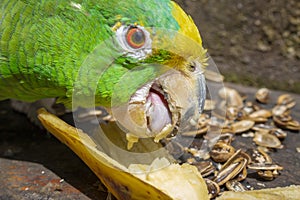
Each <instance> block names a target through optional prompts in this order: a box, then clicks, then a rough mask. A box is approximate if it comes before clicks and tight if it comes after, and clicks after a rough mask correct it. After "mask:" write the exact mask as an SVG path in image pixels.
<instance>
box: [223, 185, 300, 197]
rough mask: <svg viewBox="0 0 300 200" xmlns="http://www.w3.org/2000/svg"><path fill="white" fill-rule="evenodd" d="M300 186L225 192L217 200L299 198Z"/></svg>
mask: <svg viewBox="0 0 300 200" xmlns="http://www.w3.org/2000/svg"><path fill="white" fill-rule="evenodd" d="M299 198H300V186H296V185H291V186H288V187H278V188H271V189H262V190H252V191H245V192H232V191H228V192H224V193H223V194H222V195H221V196H220V197H218V198H217V200H261V199H264V200H298V199H299Z"/></svg>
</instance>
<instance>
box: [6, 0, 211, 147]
mask: <svg viewBox="0 0 300 200" xmlns="http://www.w3.org/2000/svg"><path fill="white" fill-rule="evenodd" d="M206 60H207V57H206V50H205V49H204V48H203V47H202V40H201V37H200V34H199V31H198V29H197V27H196V25H195V24H194V22H193V20H192V19H191V17H190V16H188V15H187V14H186V13H185V12H184V11H183V10H182V9H181V8H180V7H179V6H178V5H177V4H176V3H175V2H173V1H170V0H143V1H142V0H126V1H119V0H40V1H36V0H1V1H0V100H4V99H16V100H21V101H25V102H34V101H37V100H40V99H46V98H56V101H57V102H58V103H63V104H64V105H65V106H66V107H67V108H72V109H73V110H74V109H76V108H77V107H93V106H98V105H101V106H104V107H106V108H109V109H110V110H111V112H112V114H113V115H114V117H116V118H118V119H117V120H119V122H120V124H121V125H122V127H124V128H125V129H126V131H127V132H128V133H131V134H132V135H134V136H135V137H155V138H156V140H157V141H158V140H160V139H161V138H164V137H165V136H166V135H168V134H170V133H171V132H172V131H174V130H176V131H177V132H180V131H187V130H189V129H190V128H191V127H193V126H194V125H195V121H196V120H197V117H198V116H199V113H200V112H201V111H202V109H203V105H204V99H205V80H204V79H205V78H204V75H203V70H204V67H205V65H206ZM179 127H180V128H179Z"/></svg>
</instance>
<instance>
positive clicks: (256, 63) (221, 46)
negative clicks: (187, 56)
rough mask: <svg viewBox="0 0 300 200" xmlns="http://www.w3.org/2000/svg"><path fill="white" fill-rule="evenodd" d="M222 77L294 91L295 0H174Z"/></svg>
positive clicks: (299, 14) (298, 55) (298, 10)
mask: <svg viewBox="0 0 300 200" xmlns="http://www.w3.org/2000/svg"><path fill="white" fill-rule="evenodd" d="M176 1H177V3H179V4H180V5H181V6H182V7H183V9H184V10H185V11H186V12H187V13H188V14H190V15H191V16H192V17H193V19H194V21H195V23H196V24H197V26H198V28H199V30H200V33H201V35H202V38H203V43H204V46H205V48H207V49H208V52H209V54H210V55H211V57H212V58H213V59H214V61H215V62H216V64H217V66H218V68H219V70H220V72H221V73H222V74H223V75H224V76H225V81H228V82H235V83H240V84H243V85H248V86H255V87H268V88H271V89H278V90H285V91H290V92H296V93H300V1H299V0H288V1H287V0H265V1H261V0H242V1H238V0H176Z"/></svg>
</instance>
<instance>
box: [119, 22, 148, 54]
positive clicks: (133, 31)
mask: <svg viewBox="0 0 300 200" xmlns="http://www.w3.org/2000/svg"><path fill="white" fill-rule="evenodd" d="M116 39H117V41H118V43H119V44H120V46H121V47H122V48H123V50H124V54H126V55H128V56H130V57H133V58H137V59H144V58H146V57H147V55H149V54H151V52H152V40H151V37H150V33H149V32H148V31H147V30H146V29H145V28H144V27H142V26H139V25H136V26H133V25H129V26H126V25H123V26H121V27H119V28H118V29H117V30H116Z"/></svg>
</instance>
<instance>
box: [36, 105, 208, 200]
mask: <svg viewBox="0 0 300 200" xmlns="http://www.w3.org/2000/svg"><path fill="white" fill-rule="evenodd" d="M38 117H39V119H40V121H41V122H42V124H43V125H44V127H45V128H46V129H47V130H48V131H49V132H50V133H52V134H53V135H54V136H55V137H56V138H58V139H59V140H60V141H61V142H63V143H64V144H66V145H67V146H68V147H69V148H70V149H72V151H74V152H75V153H76V154H77V155H78V156H79V157H80V158H81V159H82V160H83V161H84V162H85V163H86V164H87V165H88V166H89V168H90V169H91V170H92V171H93V172H94V173H95V174H96V175H97V177H98V178H99V179H100V180H101V181H102V182H103V184H104V185H105V186H106V187H107V189H108V190H109V191H110V192H111V193H112V194H113V195H114V196H115V197H116V198H117V199H119V200H127V199H128V200H129V199H133V200H141V199H149V200H151V199H153V200H154V199H161V200H171V199H176V200H187V199H189V200H191V199H193V200H198V199H199V200H200V199H203V200H206V199H209V197H208V190H207V186H206V184H205V181H204V180H203V178H202V177H201V175H200V173H199V172H198V170H197V169H196V167H194V166H191V165H188V164H184V165H178V164H170V165H168V166H167V167H164V168H162V169H160V170H155V171H153V172H147V173H131V172H133V171H134V172H137V171H138V172H145V171H144V169H146V168H147V166H145V165H139V164H134V165H131V166H129V167H128V168H127V167H125V166H123V165H121V164H120V163H118V162H117V161H115V160H113V159H112V158H110V157H109V156H107V155H106V154H105V153H103V152H102V151H99V150H98V149H97V148H96V144H95V143H94V141H93V140H92V139H91V138H90V137H89V135H88V134H86V133H84V132H83V131H81V130H79V129H76V128H75V127H73V126H70V125H69V124H67V123H66V122H64V121H62V120H61V119H59V118H58V117H57V116H55V115H52V114H50V113H48V112H47V111H46V110H45V109H40V110H39V111H38ZM153 162H157V164H158V165H159V163H160V162H168V160H167V159H164V158H162V159H156V160H155V161H153ZM152 164H153V163H152Z"/></svg>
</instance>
